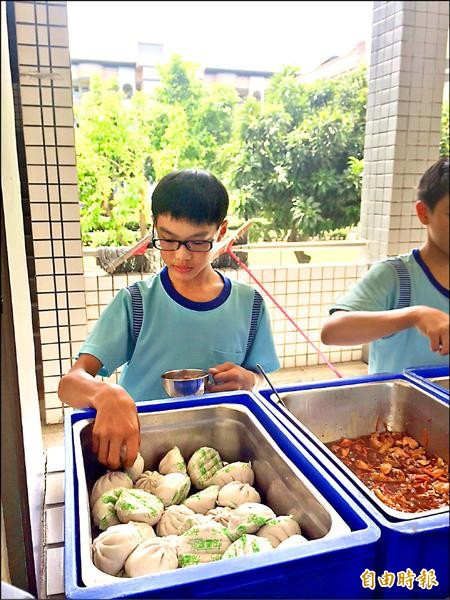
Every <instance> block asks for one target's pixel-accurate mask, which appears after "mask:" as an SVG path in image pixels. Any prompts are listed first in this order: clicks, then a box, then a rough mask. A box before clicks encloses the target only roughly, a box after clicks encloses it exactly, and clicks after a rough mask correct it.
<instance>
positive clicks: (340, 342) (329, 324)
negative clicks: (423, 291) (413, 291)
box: [321, 306, 418, 346]
mask: <svg viewBox="0 0 450 600" xmlns="http://www.w3.org/2000/svg"><path fill="white" fill-rule="evenodd" d="M417 308H418V307H415V306H410V307H407V308H399V309H396V310H388V311H376V312H375V311H374V312H371V311H351V312H350V311H343V310H342V311H337V312H335V313H333V315H331V317H329V318H328V320H327V321H326V322H325V323H324V325H323V327H322V332H321V340H322V342H323V343H324V344H327V345H333V346H352V345H354V344H366V343H368V342H372V341H373V340H377V339H379V338H382V337H385V336H387V335H391V334H393V333H397V332H398V331H402V330H403V329H408V328H409V327H414V325H415V322H416V312H417Z"/></svg>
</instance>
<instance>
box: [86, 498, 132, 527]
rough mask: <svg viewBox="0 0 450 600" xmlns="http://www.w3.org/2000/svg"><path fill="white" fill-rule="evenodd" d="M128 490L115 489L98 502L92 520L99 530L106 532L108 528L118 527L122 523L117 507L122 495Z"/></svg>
mask: <svg viewBox="0 0 450 600" xmlns="http://www.w3.org/2000/svg"><path fill="white" fill-rule="evenodd" d="M126 489H127V488H115V489H113V490H109V491H107V492H105V493H104V494H102V495H101V496H100V498H99V499H98V500H96V502H95V504H94V506H93V507H92V511H91V512H92V520H93V521H94V524H95V525H96V526H97V527H98V528H99V529H102V530H103V531H104V530H105V529H108V527H111V525H118V524H119V523H120V520H119V517H118V516H117V513H116V509H115V506H116V502H117V500H118V498H119V496H120V494H121V493H122V492H123V491H125V490H126Z"/></svg>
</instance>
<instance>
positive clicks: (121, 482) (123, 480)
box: [90, 471, 133, 507]
mask: <svg viewBox="0 0 450 600" xmlns="http://www.w3.org/2000/svg"><path fill="white" fill-rule="evenodd" d="M119 487H120V488H132V487H133V481H132V480H131V477H130V476H129V475H127V474H126V473H123V472H122V471H107V472H106V473H105V475H102V476H101V477H99V478H98V479H97V481H96V482H95V483H94V487H93V488H92V492H91V498H90V505H91V507H92V506H94V504H95V503H96V502H97V500H98V499H99V498H100V496H101V495H102V494H104V493H105V492H108V491H109V490H113V489H114V488H119Z"/></svg>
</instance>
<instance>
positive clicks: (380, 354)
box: [321, 158, 449, 373]
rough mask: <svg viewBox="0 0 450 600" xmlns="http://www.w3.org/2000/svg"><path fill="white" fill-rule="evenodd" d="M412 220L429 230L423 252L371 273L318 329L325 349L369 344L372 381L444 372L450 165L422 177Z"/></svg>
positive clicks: (375, 267)
mask: <svg viewBox="0 0 450 600" xmlns="http://www.w3.org/2000/svg"><path fill="white" fill-rule="evenodd" d="M416 212H417V216H418V218H419V221H420V222H421V223H422V225H425V227H426V228H427V237H426V240H425V242H424V244H423V245H422V246H421V247H420V248H415V249H414V250H412V251H411V252H409V253H408V254H403V255H401V256H398V257H395V258H390V259H387V260H384V261H381V262H378V263H376V264H375V265H373V266H372V268H371V269H370V270H369V271H368V272H367V273H366V274H365V276H364V277H363V278H362V279H361V281H359V282H358V283H356V285H355V286H354V287H353V288H352V289H351V290H350V291H349V292H348V293H347V294H346V295H345V296H344V297H343V298H340V299H339V300H338V302H337V303H336V304H335V305H334V306H333V307H332V308H331V310H330V314H331V316H330V317H328V319H327V320H326V321H325V323H324V325H323V327H322V332H321V338H322V342H323V343H324V344H333V345H336V346H348V345H354V344H364V343H366V342H371V344H370V347H369V373H401V372H402V370H403V369H406V368H413V367H420V366H430V365H445V364H447V365H448V353H449V160H448V158H441V159H440V160H438V161H437V162H435V163H434V164H433V165H431V167H429V169H427V171H426V172H425V173H424V174H423V175H422V177H421V179H420V182H419V188H418V192H417V201H416Z"/></svg>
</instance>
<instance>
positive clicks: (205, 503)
mask: <svg viewBox="0 0 450 600" xmlns="http://www.w3.org/2000/svg"><path fill="white" fill-rule="evenodd" d="M218 494H219V486H218V485H210V486H208V487H207V488H205V489H204V490H200V492H197V493H196V494H192V496H189V498H186V500H184V502H183V504H184V505H185V506H188V507H189V508H190V509H191V510H193V511H194V512H195V513H198V514H201V515H206V513H207V512H208V510H211V509H212V508H214V507H215V506H216V500H217V496H218Z"/></svg>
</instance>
